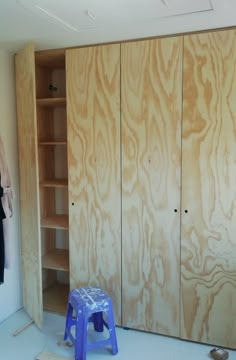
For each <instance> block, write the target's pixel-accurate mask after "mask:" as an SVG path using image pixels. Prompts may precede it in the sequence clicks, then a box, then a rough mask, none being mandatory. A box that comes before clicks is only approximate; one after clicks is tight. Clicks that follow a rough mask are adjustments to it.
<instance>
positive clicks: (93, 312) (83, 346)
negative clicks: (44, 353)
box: [64, 286, 118, 360]
mask: <svg viewBox="0 0 236 360" xmlns="http://www.w3.org/2000/svg"><path fill="white" fill-rule="evenodd" d="M73 313H75V318H73ZM103 315H106V319H107V321H105V320H104V318H103ZM89 322H92V323H93V328H94V330H95V331H96V332H103V329H104V326H105V327H106V328H107V329H108V334H109V337H108V338H106V339H104V340H100V341H93V342H90V343H89V342H88V341H87V337H88V336H87V330H88V329H87V325H88V323H89ZM72 326H75V336H73V335H72V334H71V327H72ZM68 338H69V339H70V340H71V341H72V342H73V345H74V346H75V359H80V360H86V353H87V350H90V349H94V348H97V347H100V346H103V347H105V346H107V345H108V346H110V347H111V352H112V354H113V355H116V354H117V353H118V347H117V340H116V330H115V322H114V315H113V309H112V299H111V298H110V296H109V295H108V294H107V293H106V292H105V291H104V290H102V289H100V288H97V287H93V286H87V287H82V288H79V289H74V290H72V291H71V292H70V294H69V299H68V305H67V316H66V326H65V335H64V340H67V339H68Z"/></svg>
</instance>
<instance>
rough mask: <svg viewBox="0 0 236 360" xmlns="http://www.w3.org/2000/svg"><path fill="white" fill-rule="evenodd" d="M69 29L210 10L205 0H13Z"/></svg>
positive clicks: (80, 29) (210, 7)
mask: <svg viewBox="0 0 236 360" xmlns="http://www.w3.org/2000/svg"><path fill="white" fill-rule="evenodd" d="M16 1H17V3H18V4H20V5H22V6H23V7H24V8H26V9H27V10H29V11H33V12H34V13H35V14H37V15H38V16H41V17H44V18H45V19H47V20H48V21H51V22H53V23H55V24H57V25H60V26H62V27H64V28H65V29H67V30H71V31H75V32H76V31H83V30H88V29H90V28H96V27H105V26H108V25H109V26H112V25H118V24H121V23H129V24H132V23H135V22H138V21H146V20H149V19H155V18H163V17H171V16H177V15H184V14H189V13H195V12H202V11H210V10H213V9H212V6H211V2H210V1H209V0H99V1H98V0H80V1H78V0H60V1H58V0H16Z"/></svg>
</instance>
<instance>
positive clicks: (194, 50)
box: [181, 30, 236, 348]
mask: <svg viewBox="0 0 236 360" xmlns="http://www.w3.org/2000/svg"><path fill="white" fill-rule="evenodd" d="M182 189H183V191H182V210H183V211H182V240H181V300H182V301H181V337H182V338H184V339H189V340H194V341H199V342H205V343H211V344H217V345H221V346H227V347H232V348H235V347H236V321H235V318H236V236H235V234H236V206H235V205H236V31H235V30H227V31H219V32H211V33H205V34H199V35H192V36H186V37H185V38H184V77H183V168H182ZM185 210H186V211H188V212H187V213H186V212H185Z"/></svg>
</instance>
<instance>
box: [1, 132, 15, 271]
mask: <svg viewBox="0 0 236 360" xmlns="http://www.w3.org/2000/svg"><path fill="white" fill-rule="evenodd" d="M0 173H1V183H0V185H1V187H2V188H3V196H2V198H1V205H2V207H3V210H4V213H5V219H4V220H3V221H2V222H3V224H2V225H3V233H4V248H5V268H9V267H10V262H11V261H12V257H13V251H12V245H11V236H10V218H11V217H12V215H13V212H12V200H13V198H14V194H13V190H12V186H11V180H10V175H9V170H8V166H7V162H6V156H5V151H4V146H3V141H2V138H1V135H0Z"/></svg>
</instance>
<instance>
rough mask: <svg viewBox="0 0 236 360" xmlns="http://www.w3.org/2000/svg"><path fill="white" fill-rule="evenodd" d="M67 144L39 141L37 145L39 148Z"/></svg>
mask: <svg viewBox="0 0 236 360" xmlns="http://www.w3.org/2000/svg"><path fill="white" fill-rule="evenodd" d="M66 144H67V142H66V141H40V142H39V145H40V146H48V145H50V146H56V145H66Z"/></svg>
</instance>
